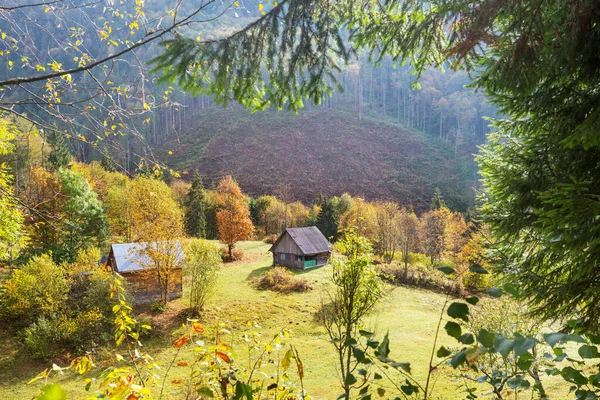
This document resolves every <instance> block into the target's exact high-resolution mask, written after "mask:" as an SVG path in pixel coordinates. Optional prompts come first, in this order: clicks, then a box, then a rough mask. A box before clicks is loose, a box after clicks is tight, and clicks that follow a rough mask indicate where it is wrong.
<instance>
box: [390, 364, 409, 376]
mask: <svg viewBox="0 0 600 400" xmlns="http://www.w3.org/2000/svg"><path fill="white" fill-rule="evenodd" d="M390 365H391V366H392V367H394V368H400V369H402V370H404V371H405V372H406V373H408V374H410V363H407V362H400V363H399V362H393V363H390Z"/></svg>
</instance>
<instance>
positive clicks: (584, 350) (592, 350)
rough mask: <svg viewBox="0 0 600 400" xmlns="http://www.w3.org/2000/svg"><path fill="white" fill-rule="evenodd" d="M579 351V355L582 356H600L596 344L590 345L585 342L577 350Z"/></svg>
mask: <svg viewBox="0 0 600 400" xmlns="http://www.w3.org/2000/svg"><path fill="white" fill-rule="evenodd" d="M577 353H579V356H580V357H581V358H599V357H600V354H599V353H598V348H597V347H596V346H590V345H587V344H584V345H583V346H581V347H580V348H579V350H577Z"/></svg>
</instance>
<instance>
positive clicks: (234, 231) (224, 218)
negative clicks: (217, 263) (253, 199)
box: [217, 175, 254, 260]
mask: <svg viewBox="0 0 600 400" xmlns="http://www.w3.org/2000/svg"><path fill="white" fill-rule="evenodd" d="M217 201H218V204H219V210H218V211H217V225H218V227H219V239H220V240H221V243H223V244H226V245H227V250H228V254H229V259H230V260H231V259H233V247H234V246H235V244H236V243H237V242H239V241H240V240H246V239H247V238H248V237H250V235H252V232H254V225H252V220H251V219H250V210H249V209H248V205H247V204H246V201H245V200H244V195H243V193H242V189H240V187H239V185H238V184H237V183H236V182H235V181H234V180H233V178H232V177H231V176H230V175H228V176H226V177H224V178H223V179H221V181H220V182H219V185H218V186H217Z"/></svg>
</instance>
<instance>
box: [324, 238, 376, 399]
mask: <svg viewBox="0 0 600 400" xmlns="http://www.w3.org/2000/svg"><path fill="white" fill-rule="evenodd" d="M336 247H337V249H338V250H339V252H340V253H341V255H340V256H334V257H332V259H331V261H330V264H331V266H332V276H331V281H332V282H333V284H334V289H333V291H332V292H330V293H329V299H330V303H329V304H327V305H324V306H323V311H322V313H323V314H322V321H323V324H324V326H325V329H326V330H327V334H328V335H329V338H330V339H331V342H332V343H333V345H334V347H335V350H336V353H337V362H338V368H339V371H340V383H341V386H342V388H343V390H344V395H343V398H345V399H350V394H351V391H352V389H353V387H355V386H354V385H355V384H356V383H357V382H358V378H357V377H356V375H355V373H356V370H357V368H358V366H359V362H357V360H356V359H355V358H354V354H355V350H357V348H355V345H356V344H357V342H358V339H359V337H360V333H359V330H360V329H361V328H363V326H362V324H363V322H364V318H365V316H366V315H367V314H368V313H369V312H370V311H371V310H372V309H373V307H374V306H375V305H376V304H377V301H378V300H379V299H380V297H381V296H382V290H381V286H380V281H379V278H378V277H377V273H376V271H375V268H374V267H373V264H372V251H371V245H370V243H369V241H368V240H367V239H365V238H363V237H360V236H358V235H357V234H356V233H355V232H354V231H352V230H348V231H346V233H345V234H344V237H343V238H342V239H341V240H340V241H338V242H337V243H336Z"/></svg>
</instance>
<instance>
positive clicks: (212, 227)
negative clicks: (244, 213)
mask: <svg viewBox="0 0 600 400" xmlns="http://www.w3.org/2000/svg"><path fill="white" fill-rule="evenodd" d="M204 217H205V221H206V228H205V235H206V236H205V237H206V239H211V240H215V239H218V238H219V227H218V225H217V205H216V204H214V203H212V202H207V203H206V205H205V212H204Z"/></svg>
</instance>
